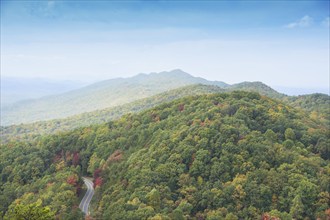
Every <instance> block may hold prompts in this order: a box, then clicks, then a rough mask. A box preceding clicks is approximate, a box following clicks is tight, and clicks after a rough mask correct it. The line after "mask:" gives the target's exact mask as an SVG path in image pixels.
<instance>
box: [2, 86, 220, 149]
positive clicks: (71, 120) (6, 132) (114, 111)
mask: <svg viewBox="0 0 330 220" xmlns="http://www.w3.org/2000/svg"><path fill="white" fill-rule="evenodd" d="M224 91H225V90H224V89H222V88H220V87H218V86H212V85H202V84H198V85H190V86H184V87H181V88H179V89H174V90H170V91H167V92H163V93H160V94H158V95H154V96H152V97H149V98H144V99H140V100H137V101H134V102H131V103H128V104H124V105H120V106H116V107H112V108H106V109H102V110H96V111H93V112H87V113H82V114H79V115H74V116H71V117H68V118H64V119H54V120H49V121H41V122H35V123H31V124H21V125H11V126H2V127H0V132H1V142H2V143H4V142H8V141H10V140H20V141H27V140H34V139H36V138H40V136H41V135H45V134H56V133H59V132H64V131H69V130H73V129H76V128H80V127H86V126H90V125H96V124H102V123H105V122H108V121H110V120H114V119H118V118H119V117H121V116H122V115H124V114H127V113H136V112H139V111H142V110H146V109H148V108H152V107H155V106H157V105H159V104H162V103H165V102H169V101H172V100H175V99H178V98H182V97H185V96H191V95H200V94H212V93H220V92H224Z"/></svg>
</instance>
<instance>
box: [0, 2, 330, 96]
mask: <svg viewBox="0 0 330 220" xmlns="http://www.w3.org/2000/svg"><path fill="white" fill-rule="evenodd" d="M1 29H2V31H1V64H2V65H1V76H2V77H3V76H10V77H26V78H46V79H52V80H73V81H82V82H87V83H93V82H97V81H100V80H106V79H112V78H117V77H131V76H134V75H136V74H138V73H142V72H143V73H150V72H161V71H169V70H172V69H178V68H179V69H182V70H183V71H185V72H187V73H189V74H191V75H193V76H196V77H202V78H205V79H208V80H217V81H224V82H226V83H229V84H233V83H239V82H242V81H261V82H264V83H266V84H267V85H269V86H271V87H273V88H275V89H276V88H298V89H313V90H312V91H314V92H322V93H324V91H325V90H329V2H328V1H301V2H277V1H268V2H254V1H250V2H243V1H235V2H225V1H221V2H214V1H206V2H201V1H196V2H172V1H170V2H163V1H152V2H145V1H130V2H119V1H114V2H102V1H96V2H88V1H74V2H73V1H69V2H62V1H44V2H34V1H25V2H22V1H1ZM280 92H281V90H280ZM328 94H329V93H328Z"/></svg>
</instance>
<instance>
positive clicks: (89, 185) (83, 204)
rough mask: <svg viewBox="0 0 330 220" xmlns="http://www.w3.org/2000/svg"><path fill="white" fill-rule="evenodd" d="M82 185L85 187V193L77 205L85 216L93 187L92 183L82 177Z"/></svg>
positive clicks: (87, 213)
mask: <svg viewBox="0 0 330 220" xmlns="http://www.w3.org/2000/svg"><path fill="white" fill-rule="evenodd" d="M83 180H84V183H85V185H86V186H87V192H86V194H85V196H84V198H83V199H82V200H81V202H80V204H79V208H80V209H81V211H83V213H85V214H86V215H89V211H88V208H89V203H90V202H91V200H92V198H93V195H94V187H93V182H92V181H91V180H89V179H87V178H85V177H83Z"/></svg>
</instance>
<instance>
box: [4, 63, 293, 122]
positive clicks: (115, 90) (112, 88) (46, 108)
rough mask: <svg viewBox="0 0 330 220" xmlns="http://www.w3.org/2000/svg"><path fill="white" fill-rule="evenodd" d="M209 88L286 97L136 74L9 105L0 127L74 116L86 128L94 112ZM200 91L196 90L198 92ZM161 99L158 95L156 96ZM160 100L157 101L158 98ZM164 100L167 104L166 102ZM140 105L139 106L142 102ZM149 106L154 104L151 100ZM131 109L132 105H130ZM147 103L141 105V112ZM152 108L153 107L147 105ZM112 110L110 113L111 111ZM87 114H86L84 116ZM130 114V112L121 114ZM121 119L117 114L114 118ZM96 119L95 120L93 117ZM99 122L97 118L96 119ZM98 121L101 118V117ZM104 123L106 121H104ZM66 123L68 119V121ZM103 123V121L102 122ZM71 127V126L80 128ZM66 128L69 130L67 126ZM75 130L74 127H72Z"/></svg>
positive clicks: (175, 75)
mask: <svg viewBox="0 0 330 220" xmlns="http://www.w3.org/2000/svg"><path fill="white" fill-rule="evenodd" d="M195 84H201V85H210V86H216V89H214V88H213V87H209V88H207V89H205V88H204V90H203V91H204V93H210V91H214V90H215V91H218V92H220V90H221V91H234V90H243V91H255V92H258V93H260V94H262V95H266V96H268V97H271V98H277V99H283V98H285V97H287V96H286V95H284V94H281V93H279V92H277V91H275V90H274V89H272V88H270V87H269V86H267V85H265V84H263V83H261V82H242V83H238V84H234V85H229V84H226V83H224V82H221V81H208V80H206V79H203V78H200V77H194V76H192V75H190V74H188V73H186V72H183V71H182V70H179V69H176V70H172V71H169V72H160V73H150V74H138V75H136V76H134V77H131V78H117V79H111V80H105V81H101V82H98V83H95V84H92V85H89V86H86V87H83V88H79V89H76V90H73V91H70V92H65V93H62V94H59V95H52V96H46V97H42V98H39V99H34V100H25V101H20V102H17V103H15V104H12V105H9V106H8V105H7V106H2V108H1V126H7V125H14V124H20V123H32V122H36V121H44V120H54V119H61V118H67V117H71V118H75V117H74V116H75V115H79V114H83V113H84V114H83V115H82V116H78V118H81V117H83V118H84V120H80V121H79V120H78V121H79V122H80V123H81V122H82V121H83V123H82V124H84V125H88V124H91V123H87V124H86V121H95V120H94V119H90V120H86V116H87V115H94V116H95V115H97V114H96V113H95V112H94V111H99V112H100V111H101V112H103V113H104V112H107V111H108V110H106V111H103V110H105V109H109V108H113V107H116V106H118V107H119V106H122V105H124V104H128V103H131V102H134V101H137V100H141V99H144V98H148V97H151V96H154V95H157V94H161V93H163V92H166V91H170V90H173V89H179V88H182V87H184V86H189V85H195ZM187 88H189V89H188V90H187V92H186V93H183V90H184V89H182V90H181V92H178V91H175V92H174V93H175V94H176V95H174V96H173V97H181V96H180V95H178V93H182V94H186V95H194V94H196V93H195V92H193V91H192V87H187ZM199 89H200V88H199ZM160 96H162V95H160ZM158 99H161V98H158ZM167 100H171V99H170V98H168V99H167ZM142 103H143V102H142ZM150 103H158V102H157V101H155V100H154V99H152V100H151V101H150ZM132 106H134V105H132ZM146 106H148V103H144V104H143V108H141V109H145V107H146ZM150 106H153V105H150ZM112 110H113V109H111V111H112ZM88 112H90V114H88ZM125 112H130V111H123V113H125ZM118 115H121V114H118ZM96 118H98V117H96ZM99 118H100V117H99ZM101 118H102V117H101ZM105 118H106V120H107V119H108V118H109V117H105ZM69 120H70V119H69ZM102 120H104V118H102ZM80 123H74V124H80ZM69 127H72V126H71V124H70V126H69ZM74 127H75V126H74Z"/></svg>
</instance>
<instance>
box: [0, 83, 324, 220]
mask: <svg viewBox="0 0 330 220" xmlns="http://www.w3.org/2000/svg"><path fill="white" fill-rule="evenodd" d="M257 84H258V83H257ZM189 89H191V90H192V91H195V93H190V92H189ZM210 90H211V92H210ZM184 91H186V92H187V94H181V92H184ZM197 91H198V92H197ZM205 91H207V93H212V92H213V93H216V94H203V93H204V92H205ZM270 91H272V90H270ZM219 92H220V93H219ZM165 94H167V95H164V94H162V95H159V96H154V97H152V98H148V99H144V100H140V101H138V102H136V103H135V104H132V105H124V106H123V107H121V109H120V108H119V107H118V109H117V110H114V109H108V110H105V112H102V111H100V112H99V113H100V114H103V113H105V115H106V114H108V113H106V112H107V111H108V112H111V111H117V113H116V114H117V116H113V117H119V116H120V115H121V114H123V113H125V112H129V111H139V110H141V109H143V108H144V106H145V105H149V106H148V107H146V108H148V109H147V110H144V111H142V112H140V113H130V114H126V115H124V116H123V117H120V118H118V119H116V120H112V121H109V122H107V123H103V124H100V125H93V126H87V127H84V128H76V129H75V130H72V131H67V132H63V133H60V134H56V135H48V136H42V137H40V138H38V139H36V140H34V141H26V142H23V141H10V142H8V143H5V144H2V145H1V149H0V150H1V154H0V156H1V158H0V168H1V169H0V171H1V179H0V181H1V182H0V212H1V214H0V215H1V217H3V216H4V217H5V219H6V218H7V219H10V216H11V214H12V213H13V210H14V209H15V207H19V208H22V209H24V207H25V206H28V205H29V204H39V206H40V204H41V206H42V207H44V208H45V209H46V210H50V211H51V213H52V214H53V215H55V216H56V217H57V218H59V219H80V218H82V213H81V212H80V210H79V209H78V208H77V204H79V199H78V195H80V192H81V186H82V181H81V177H82V176H93V177H94V185H95V196H94V198H93V200H92V204H91V210H90V211H91V215H92V217H94V218H95V219H113V220H117V219H118V220H119V219H120V220H123V219H130V220H131V219H136V220H140V219H205V220H206V219H260V218H261V217H262V216H264V217H267V218H271V217H274V218H278V219H317V218H320V219H327V218H329V213H330V209H329V208H330V207H329V200H330V195H329V182H330V163H329V159H330V157H329V156H330V149H329V146H330V139H329V127H328V124H327V123H325V121H326V120H328V119H329V118H328V116H329V114H328V113H329V112H328V111H327V110H326V109H323V110H324V111H323V110H322V111H321V110H320V111H316V110H317V108H318V107H320V106H322V108H326V107H327V103H328V97H327V96H323V95H311V96H304V97H295V98H292V97H285V96H283V100H282V101H280V100H278V99H272V98H269V97H267V96H264V95H260V94H259V93H255V92H245V91H234V92H223V89H222V88H219V87H215V86H202V85H195V86H190V87H187V88H182V89H178V90H174V91H170V92H167V93H165ZM174 94H176V95H174ZM179 94H181V95H179ZM191 94H193V95H191ZM279 95H280V94H279ZM180 96H186V97H180ZM281 96H282V95H281ZM279 98H281V97H279ZM173 99H175V100H173ZM165 101H166V102H165ZM163 102H165V103H163ZM161 103H162V104H161ZM286 103H290V105H289V104H286ZM313 105H315V106H318V107H315V106H313ZM134 106H135V107H134ZM136 106H137V107H136ZM153 106H155V107H153ZM293 106H297V107H299V108H296V107H293ZM88 114H93V113H88ZM88 114H87V115H88ZM95 114H96V115H98V113H95ZM114 115H115V113H114ZM77 117H78V116H77ZM83 117H86V119H87V118H88V117H89V116H81V118H83ZM105 117H109V116H105ZM107 119H110V118H107ZM68 120H72V121H73V120H75V119H74V118H72V119H68ZM84 120H85V119H82V121H84ZM96 120H98V121H97V123H100V122H101V119H100V118H98V119H96ZM68 123H69V122H68ZM81 123H85V122H81ZM32 125H33V124H32ZM32 125H30V126H32ZM34 125H38V123H36V124H34ZM39 125H42V124H39ZM45 125H46V124H45ZM6 129H7V128H4V130H3V131H6ZM41 129H42V128H41ZM17 204H20V205H17ZM40 209H41V208H40Z"/></svg>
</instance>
